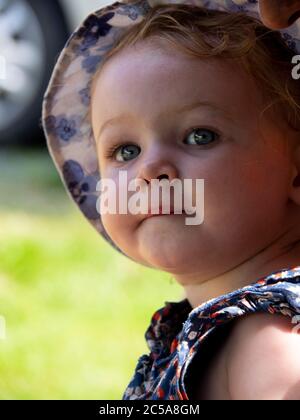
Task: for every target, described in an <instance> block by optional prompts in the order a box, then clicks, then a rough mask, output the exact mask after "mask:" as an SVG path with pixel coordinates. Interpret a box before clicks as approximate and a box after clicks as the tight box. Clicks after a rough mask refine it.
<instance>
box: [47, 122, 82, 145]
mask: <svg viewBox="0 0 300 420" xmlns="http://www.w3.org/2000/svg"><path fill="white" fill-rule="evenodd" d="M45 124H46V128H47V130H48V131H49V132H50V133H53V134H55V135H56V136H57V137H59V138H60V140H62V141H63V142H65V143H67V142H68V141H69V140H70V139H71V138H72V137H74V136H75V135H76V134H77V131H78V128H77V127H78V125H77V121H76V119H75V118H67V117H65V116H64V115H58V116H57V117H55V116H54V115H49V116H48V117H47V118H46V121H45Z"/></svg>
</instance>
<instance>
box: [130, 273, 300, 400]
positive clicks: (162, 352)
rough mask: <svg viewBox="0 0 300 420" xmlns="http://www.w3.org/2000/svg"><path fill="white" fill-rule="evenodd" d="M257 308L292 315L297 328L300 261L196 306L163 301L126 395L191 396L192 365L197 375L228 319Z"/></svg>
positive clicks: (151, 397)
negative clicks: (145, 350)
mask: <svg viewBox="0 0 300 420" xmlns="http://www.w3.org/2000/svg"><path fill="white" fill-rule="evenodd" d="M254 312H265V313H269V314H282V315H284V316H289V317H290V318H291V326H292V324H295V329H296V328H297V325H296V324H298V323H299V324H300V266H297V267H294V268H285V269H283V270H280V271H276V272H273V273H271V274H270V275H268V276H266V277H263V278H260V279H259V280H256V281H255V282H254V283H251V284H250V285H248V286H246V287H243V288H240V289H237V290H235V291H233V292H230V293H228V294H225V295H222V296H219V297H217V298H215V299H212V300H209V301H207V302H205V303H203V304H201V305H200V306H198V307H196V308H194V309H193V308H192V306H191V305H190V303H189V301H188V300H187V299H184V300H181V301H179V302H165V306H164V307H163V308H161V309H159V310H157V311H156V312H155V313H154V314H153V316H152V319H151V323H150V326H149V327H148V329H147V330H146V333H145V339H146V342H147V345H148V347H149V350H150V353H149V354H144V355H142V356H141V357H140V358H139V360H138V363H137V366H136V368H135V372H134V375H133V377H132V379H131V381H130V383H129V385H128V386H127V388H126V390H125V392H124V394H123V397H122V399H123V400H136V399H140V400H189V399H192V398H190V395H191V394H190V392H191V391H190V390H192V385H193V372H195V369H191V367H193V366H194V367H195V366H197V373H198V378H199V372H201V365H203V363H204V360H205V363H204V364H206V362H207V360H206V357H205V354H206V355H207V354H212V353H213V352H214V351H216V350H217V347H218V345H222V344H221V343H222V339H223V338H224V337H226V335H228V333H229V331H230V327H231V326H232V324H233V323H232V322H231V323H230V322H229V321H231V320H234V319H236V318H237V317H241V316H244V315H247V314H251V313H254ZM217 332H218V334H216V333H217ZM218 340H219V341H218ZM207 344H209V347H208V346H207ZM208 348H209V351H207V349H208ZM201 362H202V363H201ZM196 363H197V364H196ZM198 365H199V367H198ZM202 367H203V366H202ZM199 369H200V370H199Z"/></svg>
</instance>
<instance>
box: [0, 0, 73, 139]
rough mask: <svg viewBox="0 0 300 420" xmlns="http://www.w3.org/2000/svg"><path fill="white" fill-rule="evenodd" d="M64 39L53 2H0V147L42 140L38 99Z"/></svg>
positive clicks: (64, 25)
mask: <svg viewBox="0 0 300 420" xmlns="http://www.w3.org/2000/svg"><path fill="white" fill-rule="evenodd" d="M68 36H69V30H68V25H67V21H66V18H65V16H64V13H63V10H62V8H61V7H60V5H59V3H58V1H56V0H51V1H41V0H0V146H1V145H16V144H18V145H25V144H28V145H33V144H36V143H37V142H38V141H41V139H43V138H44V137H43V131H42V127H41V107H42V100H43V95H44V93H45V90H46V88H47V84H48V82H49V79H50V76H51V72H52V70H53V67H54V65H55V61H56V60H57V58H58V55H59V52H60V50H61V49H62V48H63V46H64V44H65V43H66V40H67V38H68Z"/></svg>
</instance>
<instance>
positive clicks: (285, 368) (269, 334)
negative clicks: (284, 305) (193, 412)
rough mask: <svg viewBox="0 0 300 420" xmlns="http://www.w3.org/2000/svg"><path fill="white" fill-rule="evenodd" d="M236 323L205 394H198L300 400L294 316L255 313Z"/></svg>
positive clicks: (211, 370) (212, 367)
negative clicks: (292, 318)
mask: <svg viewBox="0 0 300 420" xmlns="http://www.w3.org/2000/svg"><path fill="white" fill-rule="evenodd" d="M233 322H234V326H233V328H232V330H231V333H230V336H229V338H228V340H227V341H226V344H225V346H224V347H223V348H222V350H221V351H220V353H219V354H217V356H216V358H215V360H214V361H213V363H211V365H210V367H209V368H208V370H207V373H206V376H205V378H202V379H204V384H203V383H202V384H201V389H202V390H203V389H205V392H204V394H203V393H202V392H203V391H201V393H197V392H196V395H198V397H199V398H201V399H203V398H204V399H231V400H258V399H261V400H285V399H297V400H299V399H300V359H299V352H300V334H297V333H296V332H297V325H295V324H293V323H292V322H291V318H290V317H286V316H283V315H280V314H268V313H254V314H251V315H247V316H243V317H240V318H238V319H236V320H234V321H233ZM220 383H222V384H223V388H222V389H220ZM204 386H205V388H204Z"/></svg>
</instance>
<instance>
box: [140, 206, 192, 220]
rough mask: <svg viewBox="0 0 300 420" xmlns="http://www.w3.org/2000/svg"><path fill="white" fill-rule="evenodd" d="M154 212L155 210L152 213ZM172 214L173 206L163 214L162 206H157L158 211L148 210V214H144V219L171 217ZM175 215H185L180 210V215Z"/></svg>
mask: <svg viewBox="0 0 300 420" xmlns="http://www.w3.org/2000/svg"><path fill="white" fill-rule="evenodd" d="M151 210H152V212H151ZM154 210H156V211H155V212H154ZM174 214H175V213H174V207H173V206H170V210H168V209H166V211H165V212H163V208H162V206H159V208H158V209H151V208H149V210H148V213H147V214H146V216H145V218H147V219H148V218H149V217H154V216H171V215H174ZM176 214H185V211H184V210H182V212H181V213H176Z"/></svg>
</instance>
